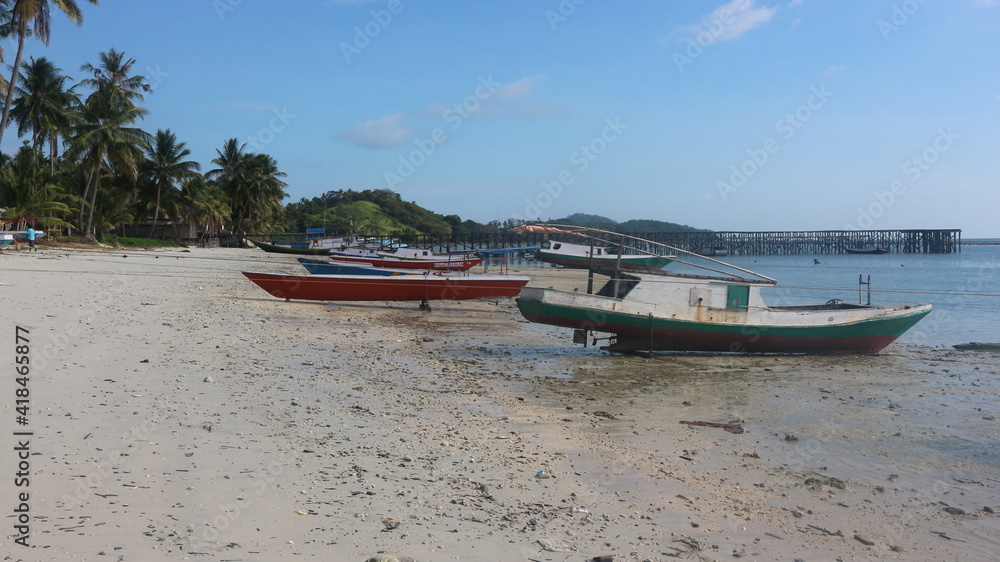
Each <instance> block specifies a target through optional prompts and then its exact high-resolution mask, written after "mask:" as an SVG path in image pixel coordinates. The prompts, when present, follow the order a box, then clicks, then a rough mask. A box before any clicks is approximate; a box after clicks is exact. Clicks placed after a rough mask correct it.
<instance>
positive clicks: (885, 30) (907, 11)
mask: <svg viewBox="0 0 1000 562" xmlns="http://www.w3.org/2000/svg"><path fill="white" fill-rule="evenodd" d="M926 3H927V0H903V1H902V2H900V3H899V4H893V5H892V15H890V16H889V19H887V20H885V19H880V20H878V30H879V32H880V33H881V34H882V39H883V40H884V41H888V40H889V36H891V35H892V34H893V33H896V32H897V31H899V30H900V28H902V27H903V26H904V25H906V24H907V23H909V21H910V18H912V17H913V16H914V15H915V14H916V13H917V12H919V11H920V8H922V7H923V5H924V4H926Z"/></svg>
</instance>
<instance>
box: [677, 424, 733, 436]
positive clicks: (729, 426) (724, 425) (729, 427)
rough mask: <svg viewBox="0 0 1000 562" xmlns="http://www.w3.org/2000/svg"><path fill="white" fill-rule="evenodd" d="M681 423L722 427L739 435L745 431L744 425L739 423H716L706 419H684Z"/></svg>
mask: <svg viewBox="0 0 1000 562" xmlns="http://www.w3.org/2000/svg"><path fill="white" fill-rule="evenodd" d="M680 423H683V424H687V425H700V426H703V427H721V428H722V429H724V430H726V431H728V432H729V433H735V434H737V435H739V434H740V433H743V426H742V425H740V424H738V423H715V422H705V421H682V422H680Z"/></svg>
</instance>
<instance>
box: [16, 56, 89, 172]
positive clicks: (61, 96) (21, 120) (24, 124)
mask: <svg viewBox="0 0 1000 562" xmlns="http://www.w3.org/2000/svg"><path fill="white" fill-rule="evenodd" d="M59 72H60V70H59V69H58V68H56V67H55V65H53V64H52V63H51V62H50V61H49V60H48V59H46V58H45V57H42V58H40V59H37V60H36V59H35V58H31V59H29V62H26V63H24V77H23V78H22V80H21V83H22V86H21V87H18V89H17V93H18V98H17V100H16V101H15V102H14V106H13V107H12V108H11V110H10V116H11V118H12V119H13V120H14V122H15V123H17V134H18V135H20V136H23V135H24V134H25V133H27V132H28V131H31V143H32V146H33V147H34V148H35V150H36V151H37V152H36V154H40V153H41V151H40V150H39V149H40V147H41V145H42V143H43V142H45V141H46V140H48V141H49V162H50V164H49V170H50V172H52V173H53V174H54V173H55V158H56V155H57V152H58V146H59V136H60V134H61V133H62V131H64V130H66V128H67V127H69V125H70V115H71V107H72V104H73V102H74V101H76V94H75V93H74V92H73V89H74V88H72V87H71V88H69V89H67V88H66V80H67V77H66V76H62V75H61V74H59Z"/></svg>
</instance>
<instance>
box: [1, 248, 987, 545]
mask: <svg viewBox="0 0 1000 562" xmlns="http://www.w3.org/2000/svg"><path fill="white" fill-rule="evenodd" d="M0 267H2V272H3V273H2V276H0V294H2V295H3V302H4V303H5V305H6V306H5V308H4V311H5V315H6V316H7V317H8V319H9V321H8V322H7V323H6V324H7V327H6V330H7V332H8V333H7V336H6V340H5V341H7V342H8V344H7V345H5V346H3V348H2V351H0V361H2V362H3V363H4V364H6V365H8V372H9V373H13V371H14V368H15V367H16V366H17V363H16V361H17V358H18V357H21V356H24V355H28V356H29V357H30V365H31V370H30V376H29V377H28V380H27V382H26V384H27V388H28V389H29V390H30V396H28V399H29V400H30V404H28V410H27V412H28V413H27V416H25V417H26V418H27V420H26V421H27V424H25V425H21V424H20V423H19V422H18V421H17V420H18V417H19V416H20V415H21V412H19V411H18V410H17V406H18V404H17V403H16V401H15V400H16V398H17V397H18V396H20V395H17V394H16V392H17V389H18V388H19V387H20V386H19V383H18V382H17V381H16V380H15V375H14V374H11V375H9V379H8V383H7V384H6V388H7V389H8V390H7V398H5V399H4V401H3V402H4V416H5V421H4V425H3V428H4V431H3V432H2V433H3V439H4V441H3V444H2V446H3V447H4V448H5V449H6V450H7V451H13V452H14V454H11V453H8V454H7V455H4V458H5V459H6V460H5V461H4V463H5V467H4V470H5V471H6V474H8V477H7V478H6V479H5V483H4V484H3V486H2V487H0V498H3V502H2V505H4V506H5V508H6V514H7V521H8V525H7V529H6V532H5V533H3V537H2V539H0V551H2V552H4V553H6V557H5V558H4V559H5V560H26V561H34V560H39V561H40V560H112V561H114V560H122V561H140V560H141V561H147V560H199V559H202V560H228V561H269V560H278V559H315V560H337V561H340V560H343V561H358V562H362V561H366V560H369V559H371V558H375V559H376V560H391V559H389V558H386V557H389V556H396V557H399V559H400V560H402V559H404V557H409V558H412V559H413V560H416V561H420V562H427V561H443V560H474V561H479V560H482V561H532V560H533V561H583V560H592V559H594V558H595V557H607V558H604V560H614V561H616V562H620V561H644V560H651V561H652V560H669V559H674V558H682V559H688V560H729V559H746V560H796V559H801V560H871V559H882V560H994V559H996V558H997V556H998V553H1000V518H998V516H997V515H996V512H997V511H998V510H1000V450H998V448H997V447H996V442H997V439H998V437H1000V406H998V405H997V402H996V396H997V392H998V390H1000V362H998V361H997V359H998V358H997V355H996V354H991V353H975V352H957V351H954V350H951V349H946V348H932V347H909V346H901V345H893V346H891V347H889V348H888V349H887V350H886V351H885V352H883V353H881V354H878V355H862V356H846V357H822V356H818V357H792V356H778V357H774V356H719V355H715V356H711V355H709V356H706V355H669V354H665V355H658V356H655V357H653V358H642V357H634V356H614V355H609V354H606V353H604V352H601V351H599V350H597V349H595V348H592V347H589V348H583V347H580V346H574V345H572V343H571V338H570V334H569V333H568V330H559V329H555V328H550V327H546V326H539V325H532V324H529V323H527V322H526V321H524V319H523V318H522V317H521V316H520V314H519V313H518V311H517V309H516V307H515V306H514V303H513V300H510V301H508V299H501V300H500V302H495V301H484V300H480V301H465V302H446V303H434V304H433V306H432V310H431V311H430V312H424V311H420V310H418V309H417V306H416V304H417V303H370V304H368V303H366V304H358V303H344V304H341V303H318V302H297V301H293V302H285V301H284V300H280V299H276V298H273V297H271V296H269V295H268V294H266V293H265V292H264V291H262V290H260V289H259V288H257V287H256V286H254V285H253V284H252V283H250V282H249V281H247V280H246V279H245V278H244V277H243V276H242V275H240V271H243V270H252V271H271V272H299V271H301V268H300V266H298V265H297V264H294V260H290V259H288V257H287V256H275V255H273V254H264V253H263V252H260V251H256V250H224V249H223V250H207V249H198V248H192V249H190V250H186V251H180V250H156V251H153V250H151V251H128V252H123V251H104V252H101V251H84V250H71V249H57V248H53V247H49V246H47V247H44V248H43V249H42V251H40V252H38V253H35V254H28V253H27V252H23V251H22V252H14V251H9V250H8V251H4V252H3V254H2V255H0ZM511 273H520V274H527V275H531V276H533V281H532V284H533V285H537V286H546V287H547V286H560V287H564V286H569V281H568V280H567V279H566V278H564V277H562V272H559V271H557V270H542V269H537V270H536V269H522V270H520V271H516V270H513V269H512V270H511ZM18 326H19V327H21V331H18V328H17V327H18ZM18 334H20V335H23V336H24V337H26V338H28V339H29V341H28V342H27V343H23V342H22V345H26V346H27V347H28V348H29V349H20V350H19V349H18V348H17V347H16V342H15V338H16V335H18ZM22 352H24V353H22ZM21 386H23V385H21ZM22 394H23V393H22ZM681 421H698V422H710V423H718V424H727V423H739V424H740V426H741V427H742V428H743V429H744V433H741V434H734V433H730V432H727V431H725V430H724V429H723V428H719V427H711V426H704V425H690V424H682V423H680V422H681ZM15 433H30V434H31V435H15ZM28 451H30V453H28ZM22 452H23V453H25V454H24V456H26V457H27V459H21V458H20V457H19V455H20V453H22ZM22 460H24V461H26V462H27V463H28V464H29V465H30V468H29V469H28V472H29V476H27V479H28V482H24V483H22V484H21V485H18V479H17V478H16V477H14V476H13V475H14V474H15V473H17V472H18V471H19V470H20V469H19V463H20V462H22ZM22 468H23V467H22ZM20 494H27V499H26V500H25V501H22V500H21V497H22V496H20ZM22 505H26V507H27V509H26V510H24V509H20V508H21V506H22ZM25 512H27V513H30V523H29V524H28V525H27V527H28V528H27V529H24V530H27V531H28V533H21V532H20V531H19V529H18V519H19V517H20V515H21V514H22V513H25ZM19 539H20V542H21V543H27V544H28V545H30V546H28V547H25V546H23V544H19V543H18V542H15V541H17V540H19Z"/></svg>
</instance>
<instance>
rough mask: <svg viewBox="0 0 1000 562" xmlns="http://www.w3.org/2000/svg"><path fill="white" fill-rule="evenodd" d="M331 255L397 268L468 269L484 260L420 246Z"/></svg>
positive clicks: (377, 265)
mask: <svg viewBox="0 0 1000 562" xmlns="http://www.w3.org/2000/svg"><path fill="white" fill-rule="evenodd" d="M329 254H330V257H331V258H333V259H335V260H337V261H339V262H343V263H354V264H368V265H371V266H374V267H390V268H396V269H433V270H438V271H467V270H469V269H471V268H472V267H474V266H476V265H479V264H480V263H482V262H483V258H477V257H473V256H469V255H467V254H435V253H434V252H431V251H430V250H421V249H419V248H397V249H395V250H393V251H378V252H376V251H371V250H366V249H363V248H362V249H353V250H352V249H348V250H347V251H342V252H337V251H331V252H329Z"/></svg>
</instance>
